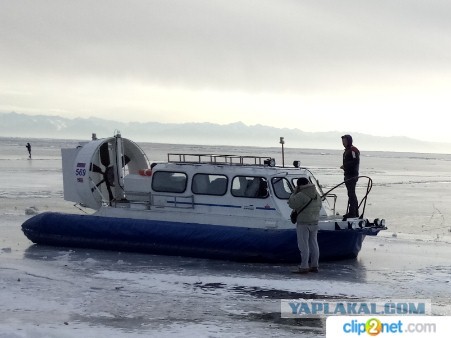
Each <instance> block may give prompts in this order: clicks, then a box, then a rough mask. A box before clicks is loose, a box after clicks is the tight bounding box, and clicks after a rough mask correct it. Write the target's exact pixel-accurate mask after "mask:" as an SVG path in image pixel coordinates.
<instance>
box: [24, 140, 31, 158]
mask: <svg viewBox="0 0 451 338" xmlns="http://www.w3.org/2000/svg"><path fill="white" fill-rule="evenodd" d="M25 147H27V150H28V158H31V144H30V143H29V142H28V143H27V145H26V146H25Z"/></svg>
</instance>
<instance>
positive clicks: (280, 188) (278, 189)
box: [271, 177, 293, 200]
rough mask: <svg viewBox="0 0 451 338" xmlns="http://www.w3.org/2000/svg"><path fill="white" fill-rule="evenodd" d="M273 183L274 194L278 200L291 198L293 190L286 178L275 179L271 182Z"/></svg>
mask: <svg viewBox="0 0 451 338" xmlns="http://www.w3.org/2000/svg"><path fill="white" fill-rule="evenodd" d="M271 183H272V187H273V189H274V194H275V195H276V196H277V198H280V199H283V200H285V199H288V198H290V195H291V193H292V192H293V188H292V186H291V184H290V182H289V181H288V180H287V179H286V178H283V177H274V178H273V179H272V180H271Z"/></svg>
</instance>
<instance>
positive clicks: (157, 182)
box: [152, 171, 187, 193]
mask: <svg viewBox="0 0 451 338" xmlns="http://www.w3.org/2000/svg"><path fill="white" fill-rule="evenodd" d="M152 176H153V179H152V189H153V190H154V191H158V192H177V193H182V192H184V191H185V190H186V182H187V177H186V174H185V173H180V172H172V171H157V172H155V173H153V174H152Z"/></svg>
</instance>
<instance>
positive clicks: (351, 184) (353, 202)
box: [345, 177, 359, 217]
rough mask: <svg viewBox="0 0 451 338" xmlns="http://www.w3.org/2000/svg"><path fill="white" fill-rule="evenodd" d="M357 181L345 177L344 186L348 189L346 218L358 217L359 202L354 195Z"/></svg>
mask: <svg viewBox="0 0 451 338" xmlns="http://www.w3.org/2000/svg"><path fill="white" fill-rule="evenodd" d="M357 181H358V178H349V177H348V178H346V177H345V185H346V189H348V208H349V209H348V214H347V216H348V217H359V201H358V200H357V195H356V193H355V186H356V184H357Z"/></svg>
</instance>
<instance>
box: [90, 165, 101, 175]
mask: <svg viewBox="0 0 451 338" xmlns="http://www.w3.org/2000/svg"><path fill="white" fill-rule="evenodd" d="M91 171H93V172H95V173H99V174H103V171H102V169H100V167H99V166H98V165H96V164H94V163H91Z"/></svg>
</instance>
